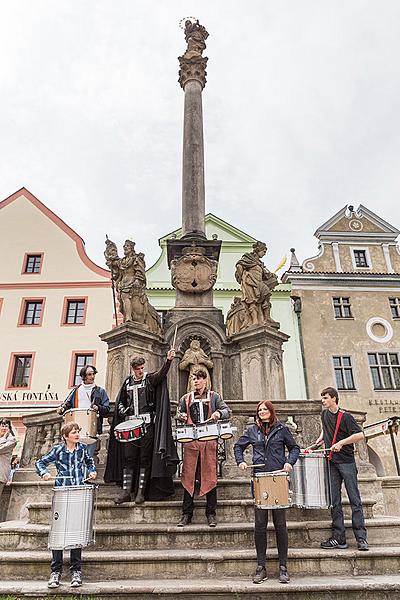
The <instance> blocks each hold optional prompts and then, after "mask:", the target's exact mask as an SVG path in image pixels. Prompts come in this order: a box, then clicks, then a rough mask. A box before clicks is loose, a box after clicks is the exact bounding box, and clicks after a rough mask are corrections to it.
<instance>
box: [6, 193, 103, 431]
mask: <svg viewBox="0 0 400 600" xmlns="http://www.w3.org/2000/svg"><path fill="white" fill-rule="evenodd" d="M0 222H1V229H2V235H1V239H0V248H1V249H0V253H1V256H2V257H3V262H2V269H1V281H0V336H1V344H0V415H1V416H2V417H6V416H7V417H12V419H13V423H14V425H15V426H16V427H17V429H18V427H19V426H20V417H21V415H23V414H27V413H29V412H33V411H36V410H42V409H43V407H47V406H49V407H51V406H56V405H58V404H59V403H60V402H61V401H62V400H64V398H65V397H66V395H67V393H68V392H69V390H70V389H71V387H72V386H73V385H75V384H76V383H78V382H80V379H79V370H80V368H81V367H82V366H83V365H84V364H87V363H93V364H95V365H96V367H97V369H98V370H99V374H98V376H97V382H98V383H99V385H102V384H103V385H104V380H105V369H106V352H105V348H104V344H103V342H101V340H100V339H99V333H101V332H102V331H106V330H108V329H110V328H111V327H112V319H113V308H112V295H111V287H110V277H109V272H108V271H107V270H105V269H103V268H101V267H99V266H98V265H96V264H94V263H93V262H92V261H91V260H90V259H89V257H88V256H87V254H86V252H85V248H84V242H83V240H82V239H81V238H80V237H79V235H78V234H77V233H76V232H75V231H73V230H72V229H71V228H70V227H69V226H68V225H66V223H64V222H63V221H62V220H61V219H60V218H59V217H58V216H57V215H55V214H54V213H53V212H52V211H51V210H49V209H48V208H47V207H46V206H45V205H44V204H43V203H42V202H41V201H40V200H38V199H37V198H35V196H33V194H31V193H30V192H29V191H28V190H26V189H25V188H22V189H21V190H19V191H18V192H16V193H15V194H13V195H12V196H10V197H9V198H7V199H5V200H3V202H1V203H0Z"/></svg>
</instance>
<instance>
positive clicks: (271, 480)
mask: <svg viewBox="0 0 400 600" xmlns="http://www.w3.org/2000/svg"><path fill="white" fill-rule="evenodd" d="M253 490H254V504H255V506H256V507H257V508H264V509H268V508H271V509H273V508H289V506H290V501H289V483H288V476H287V473H284V472H282V473H255V474H254V477H253Z"/></svg>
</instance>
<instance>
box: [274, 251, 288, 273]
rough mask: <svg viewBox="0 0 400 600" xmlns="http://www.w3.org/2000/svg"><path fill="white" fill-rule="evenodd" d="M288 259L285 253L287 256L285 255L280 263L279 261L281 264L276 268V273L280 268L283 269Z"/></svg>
mask: <svg viewBox="0 0 400 600" xmlns="http://www.w3.org/2000/svg"><path fill="white" fill-rule="evenodd" d="M286 261H287V256H286V254H285V256H283V257H282V258H281V262H280V263H279V265H278V266H277V267H276V269H275V271H274V273H277V272H278V271H279V270H280V269H282V267H283V265H284V264H285V263H286Z"/></svg>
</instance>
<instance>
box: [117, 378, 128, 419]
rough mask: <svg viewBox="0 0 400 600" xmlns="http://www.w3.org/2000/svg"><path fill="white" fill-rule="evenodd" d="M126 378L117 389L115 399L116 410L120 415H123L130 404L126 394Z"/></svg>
mask: <svg viewBox="0 0 400 600" xmlns="http://www.w3.org/2000/svg"><path fill="white" fill-rule="evenodd" d="M127 381H128V380H127V379H125V381H124V383H123V384H122V387H121V389H120V391H119V394H118V396H117V399H116V400H115V406H116V407H117V412H118V415H119V416H120V417H124V416H125V415H126V413H127V412H128V410H129V408H130V404H129V402H128V394H127V391H126V382H127Z"/></svg>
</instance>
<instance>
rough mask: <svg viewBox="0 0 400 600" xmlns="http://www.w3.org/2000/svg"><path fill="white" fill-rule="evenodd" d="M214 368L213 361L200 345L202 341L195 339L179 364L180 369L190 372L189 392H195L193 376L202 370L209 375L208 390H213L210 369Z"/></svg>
mask: <svg viewBox="0 0 400 600" xmlns="http://www.w3.org/2000/svg"><path fill="white" fill-rule="evenodd" d="M213 366H214V363H213V361H212V360H211V359H210V358H209V357H208V356H207V354H206V353H205V352H204V350H203V348H202V347H201V345H200V340H198V339H196V338H194V339H193V340H192V341H191V342H190V345H189V348H188V349H187V350H186V352H185V354H184V355H183V357H182V360H181V362H180V363H179V369H180V370H181V371H185V370H186V371H189V377H188V382H187V390H186V391H187V392H191V391H192V390H193V374H194V373H195V371H197V369H202V370H203V371H205V372H206V373H207V389H208V390H210V389H211V377H210V372H209V369H212V368H213Z"/></svg>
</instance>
